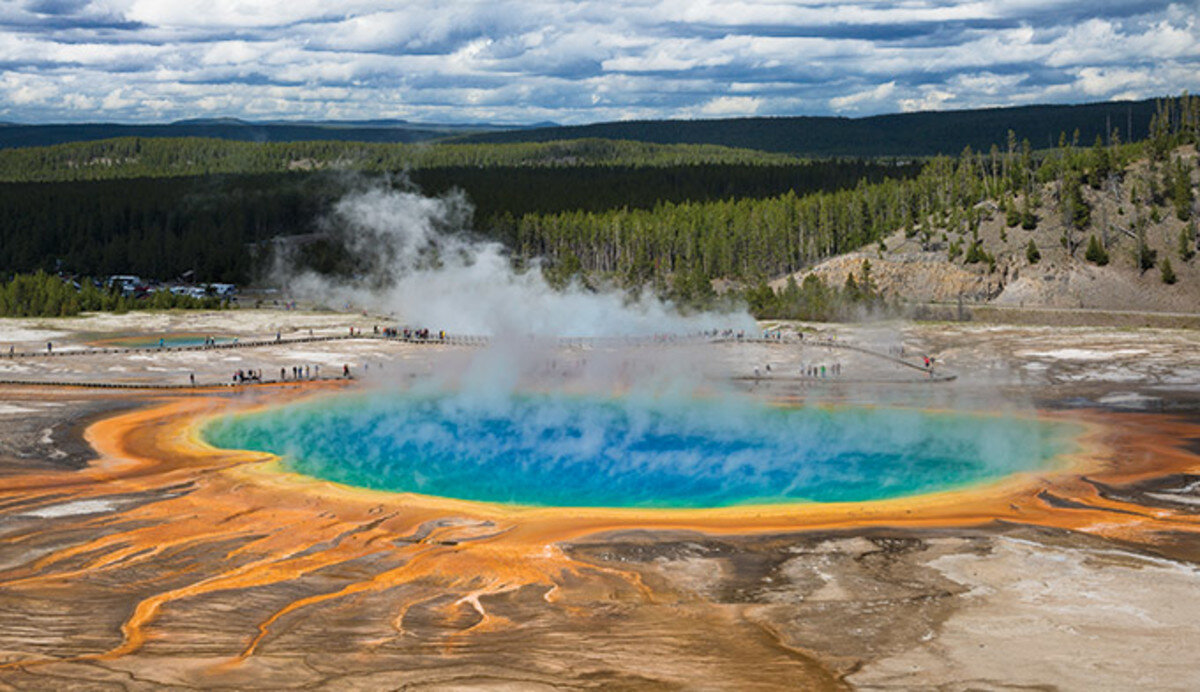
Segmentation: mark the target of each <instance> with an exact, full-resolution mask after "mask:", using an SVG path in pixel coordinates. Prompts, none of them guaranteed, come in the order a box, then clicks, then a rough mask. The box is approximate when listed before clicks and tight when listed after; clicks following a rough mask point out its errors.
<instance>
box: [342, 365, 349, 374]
mask: <svg viewBox="0 0 1200 692" xmlns="http://www.w3.org/2000/svg"><path fill="white" fill-rule="evenodd" d="M342 377H350V365H349V364H348V363H347V364H345V365H343V366H342Z"/></svg>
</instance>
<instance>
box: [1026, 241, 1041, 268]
mask: <svg viewBox="0 0 1200 692" xmlns="http://www.w3.org/2000/svg"><path fill="white" fill-rule="evenodd" d="M1025 259H1027V260H1029V263H1030V264H1037V263H1038V262H1039V261H1041V259H1042V253H1041V252H1038V246H1037V243H1034V242H1033V238H1030V239H1029V244H1028V245H1026V246H1025Z"/></svg>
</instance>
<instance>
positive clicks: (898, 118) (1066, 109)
mask: <svg viewBox="0 0 1200 692" xmlns="http://www.w3.org/2000/svg"><path fill="white" fill-rule="evenodd" d="M1156 108H1157V102H1156V100H1154V99H1148V100H1145V101H1111V102H1102V103H1086V104H1079V105H1066V106H1057V105H1041V106H1014V107H1006V108H984V109H976V110H961V111H923V112H919V113H897V114H890V115H875V116H870V117H865V118H845V117H828V116H798V117H759V118H731V119H723V120H635V121H624V122H609V123H596V124H592V125H575V126H560V127H551V128H530V129H524V130H520V131H509V132H485V133H476V134H470V135H464V136H462V137H458V138H456V139H455V140H454V141H457V142H470V143H485V142H486V143H511V142H545V141H553V140H571V139H580V138H590V137H594V138H600V139H615V140H634V141H639V142H652V143H656V144H718V145H722V146H727V147H735V148H739V149H758V150H762V151H770V152H776V153H785V154H796V155H800V156H817V157H823V156H853V157H872V156H887V157H904V156H933V155H937V154H948V155H957V154H959V153H961V152H962V150H963V149H964V148H965V147H967V146H970V147H972V148H973V149H975V150H976V151H984V152H986V151H988V150H989V149H990V148H991V146H992V145H993V144H995V145H998V146H1001V147H1003V146H1004V142H1005V141H1006V140H1007V137H1008V132H1009V130H1012V131H1013V132H1014V133H1015V134H1016V136H1017V139H1018V141H1020V140H1022V139H1028V140H1029V142H1030V144H1031V145H1032V146H1033V148H1035V149H1044V148H1048V147H1053V146H1055V145H1057V144H1058V138H1059V135H1060V134H1062V133H1066V135H1067V137H1068V138H1070V137H1071V136H1072V135H1073V133H1074V132H1075V131H1076V130H1078V131H1079V142H1080V144H1084V145H1090V144H1091V143H1092V142H1093V141H1094V140H1095V138H1096V137H1097V136H1101V137H1106V135H1107V134H1108V132H1109V131H1110V128H1111V129H1115V130H1117V131H1118V133H1119V135H1120V137H1121V139H1122V140H1123V141H1132V140H1139V139H1143V138H1145V137H1146V135H1147V133H1148V132H1149V127H1150V119H1151V118H1152V117H1153V115H1154V113H1155V111H1156ZM1131 132H1132V135H1131V134H1130V133H1131Z"/></svg>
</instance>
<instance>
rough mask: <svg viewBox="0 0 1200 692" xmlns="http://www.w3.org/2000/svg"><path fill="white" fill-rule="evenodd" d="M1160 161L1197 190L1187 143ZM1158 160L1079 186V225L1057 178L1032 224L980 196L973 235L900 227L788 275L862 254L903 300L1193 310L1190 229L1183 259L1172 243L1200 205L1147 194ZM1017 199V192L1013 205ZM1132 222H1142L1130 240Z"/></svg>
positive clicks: (833, 272)
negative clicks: (1013, 221) (1166, 267)
mask: <svg viewBox="0 0 1200 692" xmlns="http://www.w3.org/2000/svg"><path fill="white" fill-rule="evenodd" d="M1170 160H1171V161H1172V162H1178V161H1183V162H1184V164H1186V166H1187V168H1188V169H1189V171H1190V176H1191V183H1192V189H1193V198H1194V199H1197V198H1200V194H1196V190H1197V180H1198V177H1200V176H1198V175H1197V153H1196V150H1195V149H1194V148H1193V147H1182V148H1179V149H1178V150H1176V151H1175V152H1173V153H1172V154H1171V157H1170ZM1166 165H1168V164H1166V163H1161V162H1160V163H1158V164H1157V165H1151V164H1150V163H1149V162H1148V161H1146V160H1141V161H1137V162H1135V163H1133V164H1132V165H1130V166H1129V167H1127V168H1126V170H1125V171H1124V172H1123V174H1122V175H1121V176H1120V177H1119V178H1117V177H1114V178H1112V179H1110V180H1109V182H1108V183H1107V184H1106V185H1104V186H1102V189H1099V190H1096V189H1093V188H1091V187H1089V186H1088V185H1087V184H1084V185H1081V186H1080V190H1081V193H1082V197H1083V199H1084V201H1085V202H1086V203H1087V206H1088V207H1089V211H1090V222H1089V223H1088V224H1087V225H1086V226H1084V227H1083V228H1082V229H1076V228H1074V227H1073V225H1071V224H1070V221H1069V219H1065V218H1064V205H1063V204H1062V203H1061V201H1060V199H1059V198H1060V193H1059V190H1058V189H1057V184H1056V183H1054V182H1050V183H1045V184H1043V185H1041V186H1040V188H1039V189H1038V190H1037V192H1036V194H1035V197H1037V198H1039V201H1040V206H1038V207H1036V214H1037V227H1036V228H1035V229H1033V230H1024V229H1023V228H1022V227H1021V225H1020V224H1017V225H1015V226H1011V227H1010V226H1008V225H1007V223H1006V214H1005V211H1004V209H1003V208H1002V205H1001V204H1000V203H997V202H994V201H986V202H983V203H981V204H980V205H979V206H978V207H977V208H978V209H979V211H981V212H982V217H981V221H980V224H979V228H978V232H977V236H976V234H975V233H972V232H969V231H967V230H966V229H965V228H960V229H953V228H946V227H938V228H933V229H931V232H930V233H928V234H925V233H923V232H922V231H923V230H924V229H921V228H920V227H916V228H914V229H911V230H909V232H908V233H907V234H906V233H905V232H904V231H902V230H901V231H897V232H896V233H894V234H892V235H891V236H890V237H888V238H887V239H886V240H885V241H884V243H882V244H881V245H879V244H876V245H871V246H869V247H867V248H864V249H862V250H859V251H856V252H852V253H848V254H845V255H839V256H837V257H833V258H830V259H829V260H826V261H824V262H822V263H820V264H818V265H817V266H815V267H813V268H811V269H810V270H807V271H803V272H799V273H797V274H795V275H794V276H795V278H796V280H797V281H798V282H800V281H802V280H803V279H804V277H805V276H806V275H808V274H809V273H814V274H816V275H817V276H819V277H820V278H822V279H823V280H824V281H825V282H826V283H827V284H830V285H835V286H840V285H842V284H843V283H844V282H845V280H846V277H847V275H848V274H849V273H854V274H856V275H858V274H860V272H861V269H862V264H863V260H864V259H868V260H870V262H871V274H872V276H873V278H874V281H875V284H876V286H877V287H878V290H879V291H880V293H882V294H883V295H884V296H885V297H887V298H889V299H894V298H898V299H900V300H902V301H904V302H910V303H929V302H957V301H958V300H959V299H960V298H961V299H962V300H963V301H964V302H967V303H975V304H979V303H986V304H993V305H1002V306H1014V307H1018V306H1019V307H1057V308H1091V309H1101V310H1139V311H1156V312H1157V311H1162V312H1200V253H1198V252H1196V250H1197V240H1196V239H1195V237H1194V236H1195V234H1194V233H1193V234H1192V237H1191V239H1190V240H1189V241H1188V247H1190V248H1191V251H1192V256H1191V258H1190V259H1187V260H1185V259H1184V256H1183V255H1184V253H1181V251H1180V233H1181V231H1184V230H1185V229H1186V228H1187V227H1188V225H1189V224H1195V223H1196V222H1197V220H1198V217H1200V204H1197V203H1196V202H1193V203H1192V209H1191V218H1190V219H1189V220H1188V221H1187V222H1185V221H1182V220H1180V219H1179V218H1178V216H1177V214H1176V210H1175V208H1174V207H1173V206H1172V204H1171V202H1170V200H1169V199H1164V198H1163V197H1162V195H1161V192H1160V194H1159V199H1158V200H1157V203H1156V202H1155V201H1154V200H1153V199H1152V195H1153V193H1154V192H1155V191H1161V187H1162V183H1161V179H1162V177H1163V167H1164V166H1166ZM1023 201H1024V200H1023V198H1018V199H1016V200H1014V201H1013V204H1014V206H1016V205H1018V204H1020V203H1022V202H1023ZM1139 227H1140V228H1142V229H1143V231H1142V234H1141V235H1142V240H1140V241H1139V238H1138V235H1139V234H1138V233H1137V232H1136V230H1137V229H1138V228H1139ZM1193 228H1194V226H1193ZM1092 236H1095V237H1096V242H1097V243H1098V244H1099V245H1100V246H1101V247H1103V248H1104V250H1105V252H1106V253H1107V256H1108V263H1107V264H1106V265H1102V264H1101V263H1099V262H1095V261H1088V259H1086V253H1087V248H1088V244H1089V240H1090V238H1091V237H1092ZM976 237H977V238H978V242H979V248H980V249H981V250H982V253H976V254H975V256H974V257H973V258H972V257H971V256H970V253H968V252H966V250H967V249H968V248H969V246H970V245H971V244H973V243H974V242H975V240H976ZM1031 240H1032V241H1033V244H1034V245H1035V246H1036V248H1037V253H1038V254H1040V259H1039V260H1038V261H1036V262H1031V261H1030V258H1029V256H1028V255H1029V253H1028V250H1029V244H1030V241H1031ZM1064 240H1065V241H1066V242H1064ZM1143 243H1144V245H1145V247H1147V248H1148V249H1149V250H1150V252H1151V253H1153V255H1154V256H1155V257H1154V261H1153V264H1152V265H1151V266H1149V267H1148V268H1146V269H1144V270H1143V269H1142V268H1141V267H1140V266H1139V261H1138V259H1139V247H1141V245H1142V244H1143ZM952 246H957V248H958V251H957V252H955V251H953V250H952ZM951 255H956V256H954V257H953V258H951ZM981 255H986V256H983V257H982V258H981ZM970 259H974V260H975V261H968V260H970ZM989 259H990V260H991V261H989ZM1164 262H1169V263H1170V267H1171V270H1172V271H1173V273H1174V274H1175V278H1176V281H1175V283H1173V284H1168V283H1165V282H1164V280H1163V271H1162V267H1163V264H1164ZM786 281H787V277H782V278H780V279H778V280H776V281H775V282H773V283H772V287H774V288H777V289H778V288H782V287H783V286H784V284H785V283H786Z"/></svg>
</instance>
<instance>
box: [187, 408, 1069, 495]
mask: <svg viewBox="0 0 1200 692" xmlns="http://www.w3.org/2000/svg"><path fill="white" fill-rule="evenodd" d="M1072 431H1074V428H1073V427H1072V426H1067V425H1063V424H1054V423H1047V422H1042V421H1037V420H1027V419H1020V418H1008V417H993V416H984V415H974V416H972V415H962V414H953V413H941V414H938V413H929V412H923V411H917V410H904V409H885V408H878V409H875V408H847V407H838V408H816V407H813V408H808V407H769V406H765V405H763V404H762V403H761V402H756V401H753V400H750V399H748V398H741V399H737V400H732V401H731V400H728V399H720V400H707V401H706V400H694V399H684V400H681V399H679V398H678V397H676V398H672V399H669V400H663V399H660V398H642V399H638V398H633V397H620V398H599V397H594V396H566V395H524V396H513V397H504V398H502V399H500V400H496V399H495V398H476V397H472V396H470V395H448V396H447V395H443V396H429V395H425V396H423V395H405V394H374V395H367V396H353V397H346V396H343V397H326V398H322V399H319V400H317V401H315V402H309V403H302V404H293V405H290V406H286V407H281V408H273V409H269V410H266V411H261V412H257V413H253V414H245V415H241V416H233V417H227V418H223V419H220V420H218V421H214V422H213V423H212V424H210V425H209V426H208V427H207V428H206V429H205V431H204V437H205V438H206V439H207V440H208V441H209V442H211V443H212V444H214V445H216V446H218V447H225V448H234V449H252V450H259V451H264V452H271V453H274V454H279V455H282V456H284V458H285V460H286V465H287V467H288V468H290V469H291V470H293V471H296V472H298V473H303V474H307V475H312V476H316V477H319V478H325V479H328V480H335V481H339V482H342V483H346V484H349V485H353V486H360V487H365V488H374V489H378V490H390V491H398V492H416V493H422V494H427V495H437V496H445V497H454V498H458V499H464V500H477V501H481V502H501V503H510V504H516V505H535V506H565V507H571V506H581V507H668V508H669V507H674V508H711V507H726V506H731V505H744V504H755V503H785V502H797V501H814V502H847V501H864V500H878V499H884V498H890V497H899V496H903V495H913V494H918V493H922V492H931V491H936V490H946V489H950V488H955V487H960V486H963V485H967V484H970V483H972V482H979V481H985V480H994V479H996V478H1000V477H1003V476H1004V475H1006V474H1009V473H1015V472H1018V471H1031V470H1038V469H1041V468H1044V467H1045V466H1046V465H1047V464H1048V462H1049V461H1050V460H1051V459H1053V458H1054V457H1055V456H1057V455H1058V454H1060V453H1063V452H1065V451H1067V450H1068V449H1069V447H1070V445H1069V444H1068V440H1069V437H1070V433H1071V432H1072Z"/></svg>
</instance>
